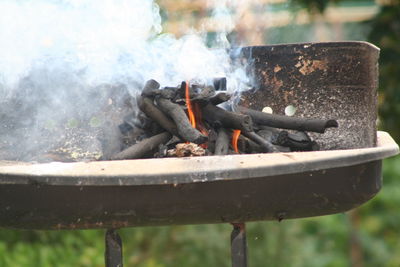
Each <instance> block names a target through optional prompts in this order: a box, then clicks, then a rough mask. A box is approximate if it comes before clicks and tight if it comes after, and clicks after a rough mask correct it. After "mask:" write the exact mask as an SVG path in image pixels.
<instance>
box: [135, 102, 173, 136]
mask: <svg viewBox="0 0 400 267" xmlns="http://www.w3.org/2000/svg"><path fill="white" fill-rule="evenodd" d="M138 105H139V109H140V110H141V111H142V112H143V113H144V114H146V115H147V117H149V118H151V119H153V120H154V121H156V122H157V123H158V124H160V126H161V127H162V128H164V129H165V130H167V131H168V132H169V133H171V134H172V135H175V136H178V135H179V134H178V129H177V128H176V125H175V123H174V122H173V121H172V120H170V119H169V118H168V117H167V116H166V115H165V114H164V113H163V112H162V111H161V110H159V109H158V108H157V107H156V106H155V105H154V103H153V100H152V99H150V98H148V97H140V98H139V100H138Z"/></svg>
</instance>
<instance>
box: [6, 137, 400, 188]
mask: <svg viewBox="0 0 400 267" xmlns="http://www.w3.org/2000/svg"><path fill="white" fill-rule="evenodd" d="M398 153H399V146H398V145H397V144H396V142H395V141H394V140H393V139H392V138H391V136H390V135H389V134H388V133H386V132H378V145H377V147H371V148H361V149H348V150H330V151H313V152H291V153H274V154H250V155H228V156H209V157H193V158H164V159H142V160H125V161H96V162H77V163H62V162H53V163H45V164H10V163H9V162H8V163H7V164H6V165H4V166H1V165H0V184H21V185H23V184H46V185H55V186H57V185H70V186H110V185H114V186H115V185H120V186H126V185H158V184H182V183H196V182H211V181H220V180H237V179H250V178H257V177H266V176H276V175H283V174H292V173H298V172H308V171H318V170H323V169H331V168H337V167H346V166H352V165H356V164H362V163H366V162H371V161H376V160H382V159H384V158H387V157H391V156H394V155H396V154H398Z"/></svg>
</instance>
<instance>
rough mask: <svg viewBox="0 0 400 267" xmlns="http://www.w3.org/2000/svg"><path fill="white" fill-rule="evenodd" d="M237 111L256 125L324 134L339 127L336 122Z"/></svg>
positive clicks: (241, 109) (254, 111)
mask: <svg viewBox="0 0 400 267" xmlns="http://www.w3.org/2000/svg"><path fill="white" fill-rule="evenodd" d="M237 110H238V111H239V112H240V113H242V114H246V115H249V116H250V117H251V118H252V119H253V121H254V122H255V123H258V124H262V125H267V126H271V127H276V128H282V129H291V130H297V131H310V132H316V133H324V132H325V130H326V128H330V127H338V123H337V121H336V120H321V119H311V118H294V117H289V116H283V115H272V114H268V113H265V112H261V111H257V110H253V109H248V108H245V107H240V106H238V107H237Z"/></svg>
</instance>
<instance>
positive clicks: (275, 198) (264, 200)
mask: <svg viewBox="0 0 400 267" xmlns="http://www.w3.org/2000/svg"><path fill="white" fill-rule="evenodd" d="M243 55H244V56H245V57H244V58H245V60H247V61H248V62H249V63H250V66H251V68H250V71H252V72H253V73H254V74H256V77H257V83H256V84H257V86H256V88H255V91H254V92H252V93H246V94H244V95H243V96H242V98H243V99H242V104H243V105H246V106H251V107H252V108H256V109H261V108H262V107H264V106H270V107H272V109H273V110H274V111H275V113H283V109H284V107H286V106H287V105H289V104H291V105H294V106H295V107H296V108H297V111H296V114H295V115H296V116H303V117H322V118H332V119H337V120H338V122H339V128H337V129H329V130H328V131H327V133H326V136H325V135H321V136H317V135H316V136H315V138H317V139H318V141H319V142H321V143H322V144H323V147H324V148H326V149H331V150H328V151H316V152H292V153H275V154H251V155H228V156H210V157H196V158H166V159H143V160H126V161H99V162H78V163H60V162H54V163H46V164H29V163H16V162H2V163H1V164H0V199H1V201H0V227H7V228H21V229H88V228H120V227H129V226H145V225H172V224H200V223H226V222H231V223H232V222H233V223H235V222H246V221H256V220H281V219H289V218H301V217H309V216H319V215H326V214H333V213H338V212H344V211H347V210H350V209H352V208H355V207H357V206H359V205H361V204H362V203H364V202H366V201H367V200H369V199H371V198H372V197H373V196H374V195H375V194H376V193H377V192H378V191H379V190H380V188H381V162H382V159H383V158H385V157H389V156H393V155H395V154H397V153H398V146H397V144H396V143H395V142H394V141H393V140H392V139H391V137H390V136H389V135H388V134H387V133H384V132H378V134H377V132H376V130H375V120H376V85H377V83H376V80H377V58H378V49H377V48H375V47H373V46H372V45H369V44H367V43H360V42H347V43H319V44H294V45H278V46H265V47H253V48H251V47H249V48H245V49H244V50H243ZM348 148H351V149H348ZM332 149H335V150H332Z"/></svg>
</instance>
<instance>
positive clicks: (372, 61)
mask: <svg viewBox="0 0 400 267" xmlns="http://www.w3.org/2000/svg"><path fill="white" fill-rule="evenodd" d="M243 56H244V58H246V59H247V60H248V62H249V63H250V67H249V71H250V72H251V73H253V77H254V79H255V82H256V86H255V88H254V90H253V91H250V92H245V93H243V95H242V102H241V104H242V105H244V106H246V107H251V108H253V109H257V110H262V108H263V107H266V106H269V107H271V108H272V109H273V111H274V113H276V114H282V115H283V114H284V109H285V107H287V106H289V105H292V106H294V107H295V108H296V113H295V115H294V116H299V117H311V118H313V117H314V118H323V119H337V120H338V123H339V127H338V128H332V129H328V130H327V132H326V133H325V134H313V137H314V138H315V139H316V140H317V142H318V143H319V144H321V148H322V149H347V148H363V147H371V146H374V145H375V144H376V119H377V90H376V89H377V85H378V58H379V49H378V48H377V47H376V46H374V45H372V44H369V43H366V42H329V43H305V44H289V45H287V44H285V45H272V46H257V47H246V48H244V49H243Z"/></svg>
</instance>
